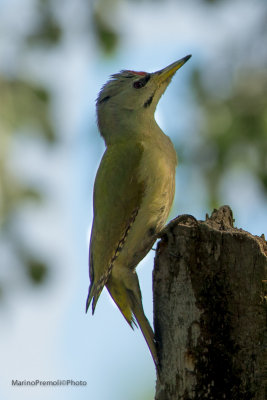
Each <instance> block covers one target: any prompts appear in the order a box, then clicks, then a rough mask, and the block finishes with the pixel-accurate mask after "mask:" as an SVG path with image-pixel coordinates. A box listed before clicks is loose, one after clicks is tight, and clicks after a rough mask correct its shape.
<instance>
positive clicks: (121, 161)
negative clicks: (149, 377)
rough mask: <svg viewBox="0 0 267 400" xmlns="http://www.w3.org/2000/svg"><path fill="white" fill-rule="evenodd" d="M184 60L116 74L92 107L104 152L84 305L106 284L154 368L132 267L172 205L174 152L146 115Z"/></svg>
mask: <svg viewBox="0 0 267 400" xmlns="http://www.w3.org/2000/svg"><path fill="white" fill-rule="evenodd" d="M188 58H189V57H188ZM188 58H185V59H182V60H180V61H179V62H180V64H179V62H177V63H174V64H172V65H171V66H170V67H167V68H166V69H164V70H161V71H158V72H156V73H154V74H146V73H134V72H133V71H123V72H122V73H121V74H118V75H115V76H113V78H114V80H112V81H110V82H108V84H107V85H106V86H104V88H103V89H102V91H101V93H100V95H99V98H98V102H97V109H98V123H99V129H100V133H101V134H102V135H103V137H104V139H105V142H106V145H107V149H106V152H105V154H104V156H103V158H102V160H101V163H100V166H99V169H98V172H97V176H96V180H95V186H94V220H93V227H92V232H91V241H90V255H89V263H90V268H89V271H90V281H91V283H90V288H89V294H88V298H87V305H86V308H87V309H88V307H89V305H90V302H91V301H92V299H93V305H92V308H93V312H94V309H95V306H96V303H97V300H98V297H99V295H100V294H101V291H102V289H103V287H104V286H105V285H106V287H107V289H108V291H109V293H110V295H111V296H112V298H113V300H114V301H115V303H116V304H117V306H118V307H119V309H120V311H121V312H122V314H123V316H124V317H125V319H126V320H127V322H128V323H129V324H130V325H131V326H132V323H133V322H134V321H135V320H136V321H137V323H138V325H139V326H140V328H141V330H142V332H143V335H144V337H145V339H146V341H147V344H148V346H149V349H150V351H151V354H152V356H153V359H154V361H155V364H156V365H157V354H156V349H155V344H154V335H153V331H152V329H151V327H150V324H149V322H148V320H147V318H146V317H145V314H144V311H143V306H142V299H141V291H140V287H139V282H138V277H137V274H136V272H135V268H136V266H137V264H138V263H139V262H140V261H141V260H142V259H143V258H144V256H145V255H146V254H147V253H148V251H149V250H150V249H151V247H152V245H153V243H154V242H155V240H156V238H157V234H158V233H159V232H160V230H161V229H162V228H163V226H164V224H165V222H166V219H167V217H168V214H169V211H170V207H171V205H172V202H173V197H174V191H175V167H176V163H177V159H176V152H175V150H174V148H173V145H172V143H171V141H170V139H169V138H168V137H167V136H166V135H165V134H164V133H163V132H162V131H161V129H160V128H159V127H158V125H157V124H156V122H155V120H154V111H155V108H156V105H157V102H158V100H159V98H160V96H161V94H162V93H163V92H164V90H165V89H166V87H167V85H168V83H169V82H170V80H171V77H172V75H173V74H174V73H175V71H176V70H177V69H178V68H179V66H181V65H183V63H184V62H185V61H187V59H188ZM164 74H165V75H164ZM148 75H149V77H148ZM142 79H143V81H142ZM144 79H146V82H145V84H144V86H142V85H143V83H144ZM139 81H140V82H141V83H140V84H139ZM135 82H138V84H135ZM136 86H137V87H136ZM139 86H140V87H139ZM129 98H130V99H129Z"/></svg>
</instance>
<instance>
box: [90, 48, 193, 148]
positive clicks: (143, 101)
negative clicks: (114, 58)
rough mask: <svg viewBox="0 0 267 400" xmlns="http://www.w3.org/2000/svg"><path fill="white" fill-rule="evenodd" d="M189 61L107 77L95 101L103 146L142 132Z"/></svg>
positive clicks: (125, 71)
mask: <svg viewBox="0 0 267 400" xmlns="http://www.w3.org/2000/svg"><path fill="white" fill-rule="evenodd" d="M190 57H191V55H188V56H186V57H184V58H182V59H180V60H178V61H176V62H174V63H173V64H171V65H169V66H168V67H166V68H163V69H161V70H159V71H157V72H154V73H149V72H136V71H130V70H124V71H121V72H120V73H118V74H114V75H112V76H111V80H109V81H108V82H107V83H106V84H105V85H104V86H103V88H102V89H101V91H100V93H99V96H98V98H97V101H96V107H97V119H98V126H99V130H100V133H101V135H102V136H103V137H104V139H105V142H106V144H109V143H112V142H114V140H118V139H120V136H121V135H126V134H127V133H131V134H135V133H138V132H139V131H140V129H146V124H148V123H149V121H151V119H152V118H153V119H154V112H155V109H156V106H157V104H158V101H159V99H160V97H161V96H162V94H163V93H164V91H165V90H166V88H167V86H168V84H169V83H170V81H171V79H172V77H173V75H174V74H175V72H176V71H177V70H178V69H179V68H180V67H182V66H183V65H184V64H185V63H186V61H188V60H189V58H190Z"/></svg>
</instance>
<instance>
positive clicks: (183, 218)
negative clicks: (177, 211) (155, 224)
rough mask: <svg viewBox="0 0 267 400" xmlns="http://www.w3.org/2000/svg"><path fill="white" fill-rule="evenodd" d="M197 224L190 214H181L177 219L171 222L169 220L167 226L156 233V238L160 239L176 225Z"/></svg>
mask: <svg viewBox="0 0 267 400" xmlns="http://www.w3.org/2000/svg"><path fill="white" fill-rule="evenodd" d="M197 224H198V220H197V219H196V218H195V217H193V215H190V214H182V215H179V216H178V217H176V218H174V219H173V220H171V221H170V222H169V223H168V225H167V226H165V228H163V229H162V230H161V231H160V232H159V233H158V237H159V238H162V237H163V236H165V235H166V234H167V233H168V231H169V230H172V228H173V227H174V226H176V225H189V226H192V225H197Z"/></svg>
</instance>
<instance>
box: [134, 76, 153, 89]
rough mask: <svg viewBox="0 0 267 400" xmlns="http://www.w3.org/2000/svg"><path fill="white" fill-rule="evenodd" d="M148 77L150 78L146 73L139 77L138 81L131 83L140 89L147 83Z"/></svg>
mask: <svg viewBox="0 0 267 400" xmlns="http://www.w3.org/2000/svg"><path fill="white" fill-rule="evenodd" d="M149 79H150V74H146V75H145V76H144V77H143V78H141V79H139V80H138V81H135V82H134V83H133V87H134V88H135V89H141V88H143V87H144V86H145V85H146V84H147V82H148V81H149Z"/></svg>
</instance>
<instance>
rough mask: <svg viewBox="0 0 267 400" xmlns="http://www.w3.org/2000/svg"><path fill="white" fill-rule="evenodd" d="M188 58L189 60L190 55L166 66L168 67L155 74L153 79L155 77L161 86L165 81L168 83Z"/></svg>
mask: <svg viewBox="0 0 267 400" xmlns="http://www.w3.org/2000/svg"><path fill="white" fill-rule="evenodd" d="M189 58H191V54H190V55H188V56H186V57H184V58H181V59H180V60H178V61H175V62H174V63H172V64H170V65H168V67H165V68H163V69H161V70H159V71H157V72H155V77H157V80H158V82H159V84H160V85H161V84H162V83H164V82H166V81H170V80H171V78H172V77H173V75H174V74H175V72H176V71H178V69H179V68H181V67H182V66H183V65H184V64H185V63H186V62H187V61H188V60H189Z"/></svg>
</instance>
